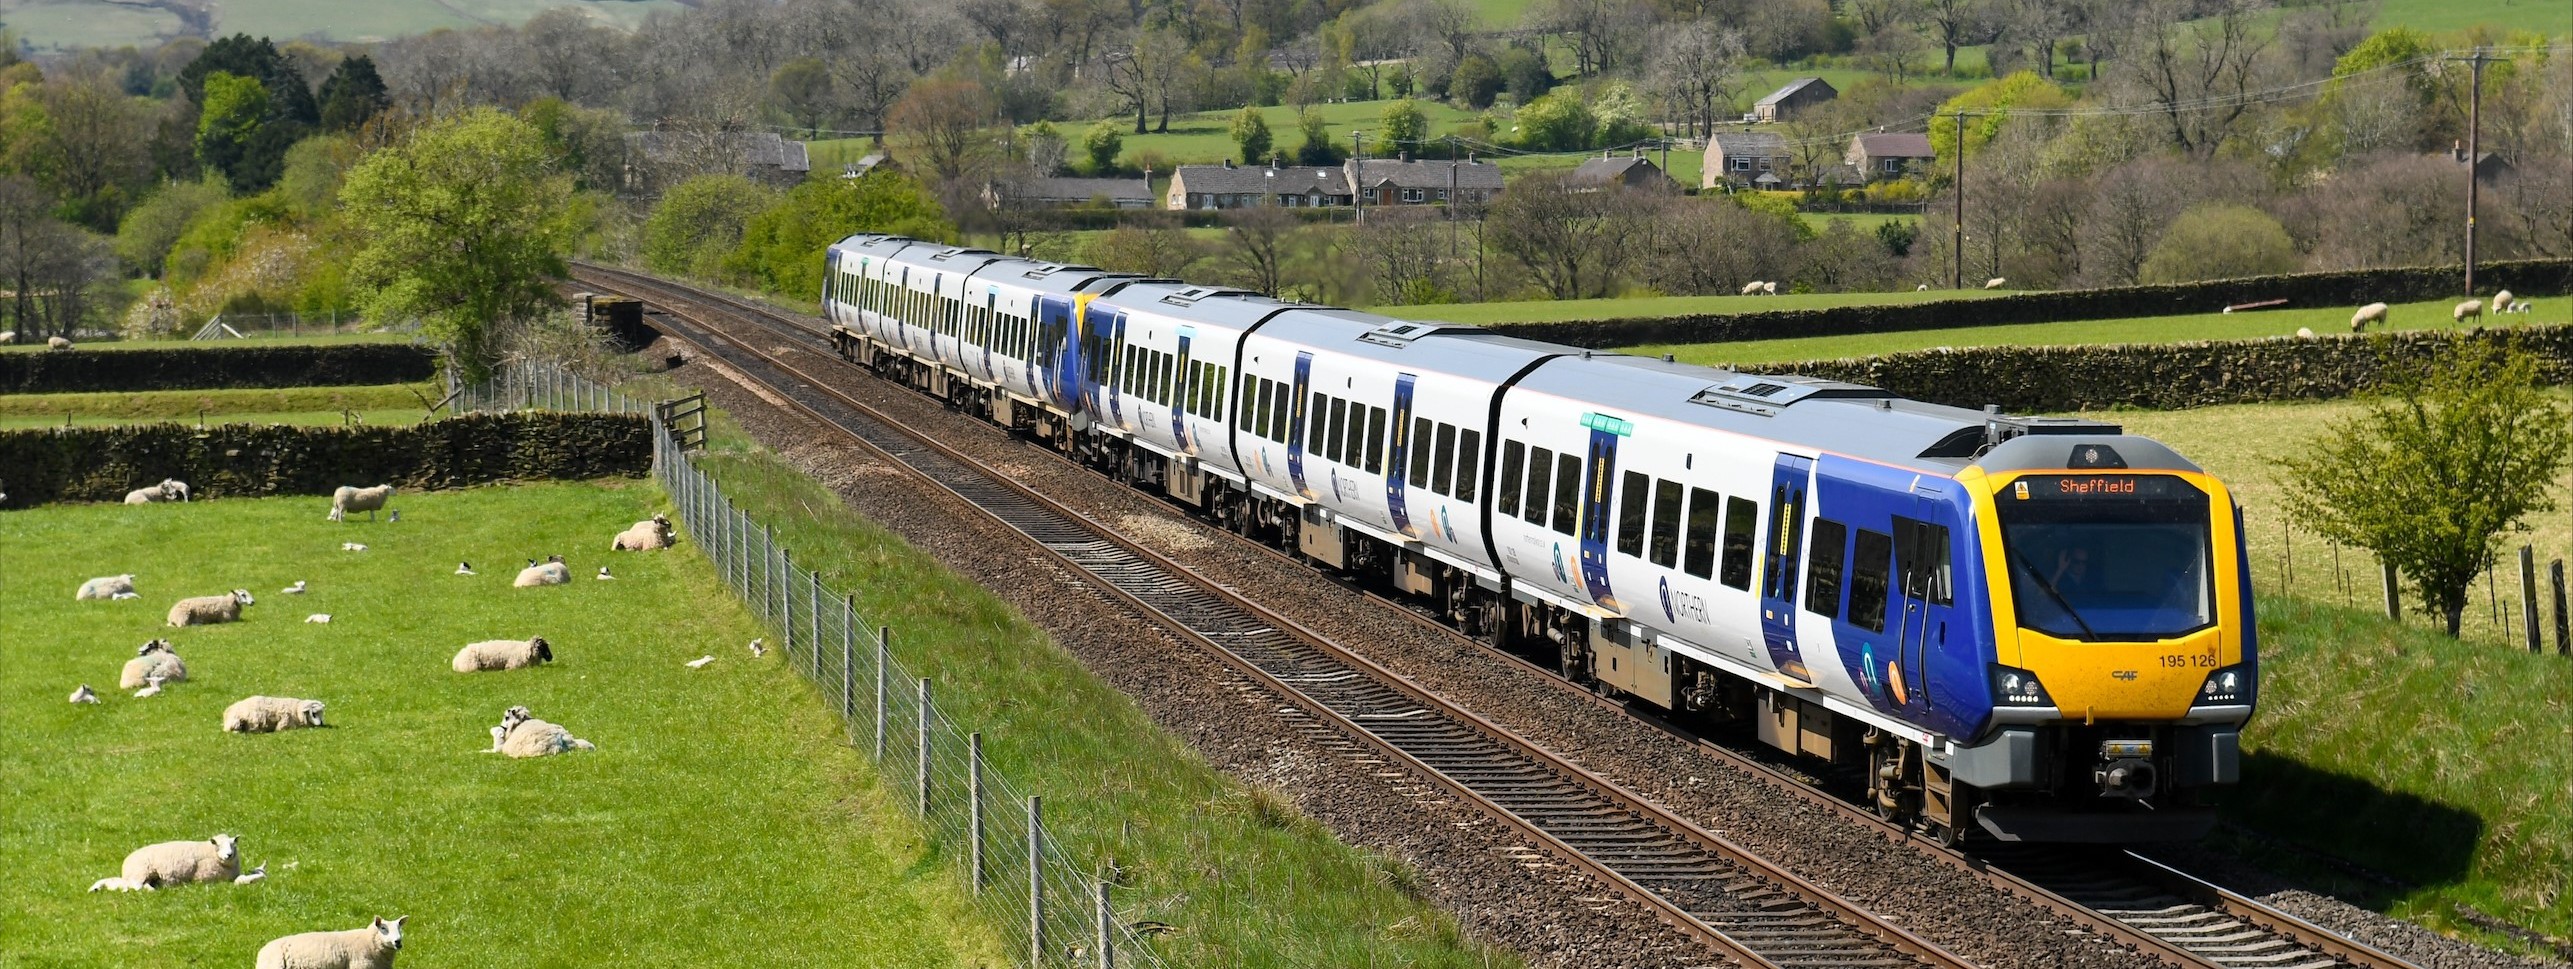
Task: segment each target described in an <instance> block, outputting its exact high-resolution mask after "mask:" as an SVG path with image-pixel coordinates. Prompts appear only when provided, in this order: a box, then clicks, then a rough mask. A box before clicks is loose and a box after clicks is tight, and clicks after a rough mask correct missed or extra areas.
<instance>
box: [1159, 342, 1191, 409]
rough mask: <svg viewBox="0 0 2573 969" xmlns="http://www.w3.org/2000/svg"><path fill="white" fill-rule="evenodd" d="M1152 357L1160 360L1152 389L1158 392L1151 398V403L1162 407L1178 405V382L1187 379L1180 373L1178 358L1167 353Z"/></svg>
mask: <svg viewBox="0 0 2573 969" xmlns="http://www.w3.org/2000/svg"><path fill="white" fill-rule="evenodd" d="M1154 356H1158V357H1160V358H1161V372H1160V373H1158V374H1156V375H1155V376H1154V378H1153V389H1154V390H1156V391H1159V392H1160V393H1157V394H1155V395H1154V396H1153V402H1154V403H1157V404H1160V405H1162V406H1164V407H1168V406H1170V405H1172V404H1176V403H1179V386H1178V385H1179V381H1180V380H1182V379H1184V378H1186V377H1187V374H1184V373H1181V372H1180V369H1179V358H1178V357H1176V356H1173V355H1171V354H1167V353H1160V354H1154Z"/></svg>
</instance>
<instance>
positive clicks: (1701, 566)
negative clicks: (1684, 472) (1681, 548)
mask: <svg viewBox="0 0 2573 969" xmlns="http://www.w3.org/2000/svg"><path fill="white" fill-rule="evenodd" d="M1716 500H1717V495H1716V493H1715V492H1712V491H1708V490H1706V489H1704V488H1691V489H1689V529H1688V543H1689V544H1688V550H1689V561H1688V573H1689V574H1690V575H1694V576H1697V577H1698V578H1701V579H1705V578H1712V577H1714V575H1715V526H1716V519H1717V518H1718V517H1720V515H1719V512H1721V511H1722V510H1723V509H1720V508H1718V507H1716Z"/></svg>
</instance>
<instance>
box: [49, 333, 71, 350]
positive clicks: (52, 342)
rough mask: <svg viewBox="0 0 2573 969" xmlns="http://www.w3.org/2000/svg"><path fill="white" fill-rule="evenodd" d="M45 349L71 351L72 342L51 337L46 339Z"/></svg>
mask: <svg viewBox="0 0 2573 969" xmlns="http://www.w3.org/2000/svg"><path fill="white" fill-rule="evenodd" d="M45 349H48V350H69V349H71V341H70V340H66V339H63V338H62V337H58V336H49V337H46V338H45Z"/></svg>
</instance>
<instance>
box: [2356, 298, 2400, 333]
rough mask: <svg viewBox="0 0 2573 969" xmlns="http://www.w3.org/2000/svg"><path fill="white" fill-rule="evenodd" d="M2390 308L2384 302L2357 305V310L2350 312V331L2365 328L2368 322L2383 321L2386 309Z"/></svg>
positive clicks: (2380, 322)
mask: <svg viewBox="0 0 2573 969" xmlns="http://www.w3.org/2000/svg"><path fill="white" fill-rule="evenodd" d="M2391 308H2392V307H2389V306H2387V305H2385V304H2384V303H2369V304H2368V305H2366V306H2362V307H2359V311H2358V312H2356V313H2352V314H2350V332H2352V333H2357V332H2360V331H2362V330H2365V329H2367V328H2368V324H2370V323H2378V324H2382V323H2384V322H2385V314H2386V311H2387V310H2388V309H2391Z"/></svg>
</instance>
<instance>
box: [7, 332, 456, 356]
mask: <svg viewBox="0 0 2573 969" xmlns="http://www.w3.org/2000/svg"><path fill="white" fill-rule="evenodd" d="M416 339H418V335H417V334H412V333H320V334H313V335H310V336H266V335H262V336H251V337H243V338H241V339H238V340H95V341H82V342H80V343H78V344H75V346H74V348H73V349H72V350H71V351H69V352H72V353H78V352H80V351H82V350H168V349H173V348H177V347H193V348H196V349H204V348H206V347H292V346H329V345H334V344H341V343H409V342H412V341H413V340H416ZM42 352H49V350H48V348H47V347H46V346H45V341H43V340H37V341H35V342H33V343H28V342H25V341H24V338H21V342H18V343H12V344H9V345H8V346H0V353H42Z"/></svg>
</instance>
